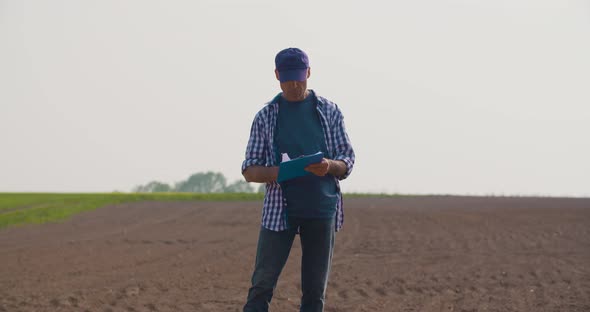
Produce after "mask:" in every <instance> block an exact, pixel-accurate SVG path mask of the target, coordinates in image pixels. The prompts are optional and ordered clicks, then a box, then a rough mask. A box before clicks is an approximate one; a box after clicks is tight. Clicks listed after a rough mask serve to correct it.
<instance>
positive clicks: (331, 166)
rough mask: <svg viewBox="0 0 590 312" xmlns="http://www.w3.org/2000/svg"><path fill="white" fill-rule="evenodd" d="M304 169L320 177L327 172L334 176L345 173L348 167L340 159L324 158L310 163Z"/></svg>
mask: <svg viewBox="0 0 590 312" xmlns="http://www.w3.org/2000/svg"><path fill="white" fill-rule="evenodd" d="M305 170H306V171H309V172H311V173H313V174H315V175H317V176H321V177H323V176H325V175H326V174H328V173H329V174H331V175H333V176H335V177H341V176H343V175H344V174H346V171H347V170H348V167H347V166H346V163H345V162H344V161H342V160H333V159H327V158H324V159H322V161H321V162H319V163H316V164H311V165H309V166H307V167H305Z"/></svg>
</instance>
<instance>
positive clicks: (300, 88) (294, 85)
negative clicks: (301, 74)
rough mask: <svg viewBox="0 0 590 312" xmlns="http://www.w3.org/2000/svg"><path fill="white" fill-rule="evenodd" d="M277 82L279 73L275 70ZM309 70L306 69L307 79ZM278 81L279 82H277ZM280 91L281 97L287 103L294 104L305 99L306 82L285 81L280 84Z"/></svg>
mask: <svg viewBox="0 0 590 312" xmlns="http://www.w3.org/2000/svg"><path fill="white" fill-rule="evenodd" d="M275 75H276V77H277V80H278V79H279V72H278V71H277V70H275ZM309 75H310V69H309V68H308V69H307V78H309ZM279 81H280V80H279ZM281 90H283V97H284V98H285V99H287V100H288V101H292V102H296V101H302V100H304V99H305V92H306V91H307V80H303V81H296V80H292V81H285V82H281Z"/></svg>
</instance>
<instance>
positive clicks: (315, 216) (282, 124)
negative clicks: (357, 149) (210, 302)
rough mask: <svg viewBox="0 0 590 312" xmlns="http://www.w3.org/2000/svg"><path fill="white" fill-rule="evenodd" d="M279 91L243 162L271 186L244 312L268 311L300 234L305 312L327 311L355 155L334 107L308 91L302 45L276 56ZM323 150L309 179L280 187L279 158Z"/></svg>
mask: <svg viewBox="0 0 590 312" xmlns="http://www.w3.org/2000/svg"><path fill="white" fill-rule="evenodd" d="M275 66H276V69H275V76H276V78H277V79H278V80H279V81H280V86H281V90H282V91H283V92H282V93H279V94H278V95H277V96H275V97H274V98H273V99H272V100H271V101H270V102H268V103H267V104H266V105H265V106H264V107H263V108H262V109H261V110H260V111H259V112H258V113H257V114H256V116H255V118H254V122H253V123H252V128H251V130H250V139H249V140H248V146H247V148H246V159H245V160H244V162H243V163H242V174H243V175H244V177H245V178H246V181H248V182H258V183H266V193H265V197H264V205H263V209H262V226H261V228H260V234H259V238H258V247H257V250H256V261H255V267H254V273H253V274H252V287H250V289H249V292H248V299H247V302H246V304H245V306H244V311H245V312H249V311H268V307H269V303H270V301H271V299H272V296H273V290H274V288H275V286H276V284H277V281H278V278H279V275H280V274H281V270H282V269H283V267H284V266H285V263H286V262H287V258H288V257H289V252H290V250H291V246H292V244H293V240H294V239H295V236H296V235H297V234H299V238H300V241H301V249H302V259H301V291H302V293H303V295H302V297H301V305H300V311H323V309H324V301H325V294H326V286H327V283H328V275H329V272H330V266H331V262H332V253H333V250H334V236H335V231H338V230H340V228H341V227H342V223H343V221H344V215H343V211H342V194H341V192H340V185H339V180H342V179H345V178H346V177H348V175H350V173H351V171H352V168H353V165H354V151H353V149H352V146H351V143H350V140H349V138H348V134H347V133H346V129H345V127H344V119H343V116H342V113H341V112H340V109H339V108H338V106H337V105H336V104H334V103H333V102H331V101H329V100H327V99H326V98H323V97H321V96H319V95H317V94H316V93H315V92H314V91H313V90H310V89H307V79H308V78H309V76H310V73H311V72H310V67H309V59H308V57H307V55H306V54H305V52H303V51H302V50H300V49H297V48H288V49H284V50H282V51H280V52H279V53H278V54H277V55H276V57H275ZM318 151H321V152H323V154H324V158H323V159H322V160H321V161H320V162H317V163H314V164H311V165H308V166H307V167H306V168H305V170H306V171H307V172H309V173H311V174H308V175H305V176H302V177H298V178H294V179H291V180H287V181H284V182H281V183H277V177H278V174H279V164H280V162H281V161H282V160H285V159H289V158H291V159H292V158H296V157H299V156H302V155H310V154H314V153H317V152H318Z"/></svg>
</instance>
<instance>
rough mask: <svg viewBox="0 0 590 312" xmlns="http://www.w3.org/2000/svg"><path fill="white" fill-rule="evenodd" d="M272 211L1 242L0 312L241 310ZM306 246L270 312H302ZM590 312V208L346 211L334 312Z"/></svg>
mask: <svg viewBox="0 0 590 312" xmlns="http://www.w3.org/2000/svg"><path fill="white" fill-rule="evenodd" d="M261 206H262V204H261V203H260V202H221V203H220V202H144V203H132V204H121V205H115V206H109V207H104V208H100V209H97V210H95V211H90V212H86V213H82V214H79V215H76V216H75V217H73V218H72V219H70V220H68V221H66V222H62V223H52V224H44V225H28V226H22V227H15V228H8V229H3V230H0V311H10V312H13V311H35V312H38V311H100V312H107V311H112V312H118V311H126V312H129V311H215V312H218V311H241V307H242V305H243V304H244V300H245V298H246V294H247V290H248V287H249V282H250V277H251V273H252V268H253V264H254V256H255V251H256V241H257V238H258V231H259V227H260V213H261ZM300 256H301V252H300V245H299V243H298V242H296V243H295V245H294V246H293V251H292V253H291V256H290V258H289V261H288V263H287V266H286V268H285V270H284V271H283V274H282V275H281V278H280V279H279V284H278V286H277V289H276V292H275V296H274V298H273V300H272V303H271V311H277V312H278V311H281V312H282V311H297V307H298V303H299V297H300V290H299V288H300V281H299V278H300V273H299V260H300ZM325 311H328V312H335V311H437V312H439V311H461V312H467V311H498V312H507V311H534V312H539V311H541V312H543V311H551V312H553V311H556V312H557V311H563V312H578V311H579V312H588V311H590V199H567V198H509V197H497V198H485V197H454V196H453V197H452V196H431V197H398V198H355V199H345V224H344V228H343V230H342V231H340V232H338V233H337V235H336V247H335V255H334V261H333V266H332V273H331V276H330V282H329V285H328V294H327V302H326V309H325Z"/></svg>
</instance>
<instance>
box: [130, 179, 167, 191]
mask: <svg viewBox="0 0 590 312" xmlns="http://www.w3.org/2000/svg"><path fill="white" fill-rule="evenodd" d="M171 190H172V188H171V187H170V185H168V184H166V183H162V182H158V181H152V182H150V183H148V184H146V185H144V186H142V185H138V186H136V187H135V188H134V189H133V191H134V192H136V193H164V192H170V191H171Z"/></svg>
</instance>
